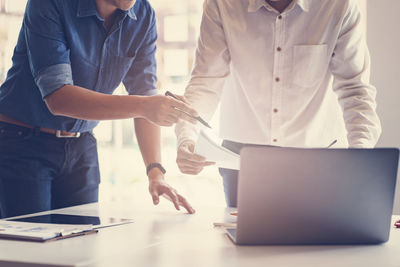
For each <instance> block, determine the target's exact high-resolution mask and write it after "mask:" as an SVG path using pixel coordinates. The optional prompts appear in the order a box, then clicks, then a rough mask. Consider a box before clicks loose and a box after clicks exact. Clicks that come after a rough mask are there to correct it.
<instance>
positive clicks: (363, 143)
mask: <svg viewBox="0 0 400 267" xmlns="http://www.w3.org/2000/svg"><path fill="white" fill-rule="evenodd" d="M349 147H350V148H373V147H375V142H371V141H370V140H368V139H365V138H363V139H357V140H350V141H349Z"/></svg>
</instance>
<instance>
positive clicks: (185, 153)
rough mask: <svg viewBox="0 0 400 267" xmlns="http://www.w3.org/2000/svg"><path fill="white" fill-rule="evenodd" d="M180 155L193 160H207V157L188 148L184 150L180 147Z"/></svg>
mask: <svg viewBox="0 0 400 267" xmlns="http://www.w3.org/2000/svg"><path fill="white" fill-rule="evenodd" d="M178 156H179V158H182V159H185V160H190V161H193V162H205V161H206V158H205V157H203V156H201V155H199V154H195V153H192V152H190V151H188V150H184V149H180V150H179V151H178Z"/></svg>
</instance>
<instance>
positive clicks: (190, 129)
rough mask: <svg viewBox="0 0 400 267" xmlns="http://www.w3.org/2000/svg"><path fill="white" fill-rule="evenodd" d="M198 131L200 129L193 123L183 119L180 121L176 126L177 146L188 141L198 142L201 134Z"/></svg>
mask: <svg viewBox="0 0 400 267" xmlns="http://www.w3.org/2000/svg"><path fill="white" fill-rule="evenodd" d="M198 132H199V131H198V129H197V128H196V126H194V125H193V124H191V123H189V122H183V121H181V122H178V123H177V124H176V127H175V134H176V137H177V147H180V146H181V145H182V144H183V143H185V142H187V141H189V142H193V143H196V141H197V138H198V135H199V134H198Z"/></svg>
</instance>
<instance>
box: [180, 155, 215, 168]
mask: <svg viewBox="0 0 400 267" xmlns="http://www.w3.org/2000/svg"><path fill="white" fill-rule="evenodd" d="M176 162H177V163H178V164H179V165H182V166H189V167H192V168H197V167H206V166H209V165H213V164H215V162H211V161H201V162H199V161H193V160H190V159H185V158H179V157H178V159H177V160H176Z"/></svg>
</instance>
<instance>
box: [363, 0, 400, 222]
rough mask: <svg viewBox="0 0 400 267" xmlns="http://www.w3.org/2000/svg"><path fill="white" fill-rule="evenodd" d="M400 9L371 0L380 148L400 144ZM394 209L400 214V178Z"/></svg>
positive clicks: (395, 3) (391, 1) (390, 1)
mask: <svg viewBox="0 0 400 267" xmlns="http://www.w3.org/2000/svg"><path fill="white" fill-rule="evenodd" d="M399 10H400V1H399V0H384V1H382V0H368V5H367V42H368V46H369V49H370V52H371V61H372V65H371V83H372V84H373V85H375V86H376V88H377V91H378V95H377V103H378V107H377V110H378V114H379V116H380V119H381V122H382V136H381V138H380V140H379V143H378V146H379V147H400V118H399V116H400V28H399V25H400V16H399ZM399 175H400V172H399ZM394 212H395V213H396V214H400V178H398V182H397V189H396V199H395V210H394Z"/></svg>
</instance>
